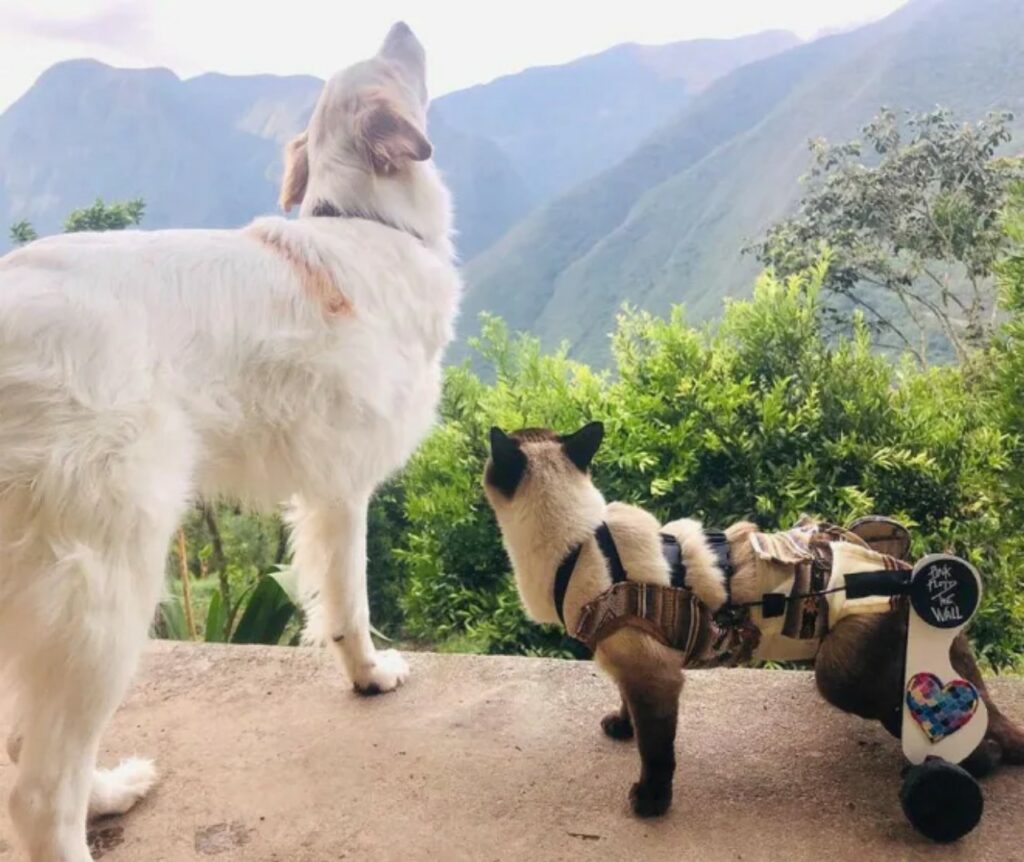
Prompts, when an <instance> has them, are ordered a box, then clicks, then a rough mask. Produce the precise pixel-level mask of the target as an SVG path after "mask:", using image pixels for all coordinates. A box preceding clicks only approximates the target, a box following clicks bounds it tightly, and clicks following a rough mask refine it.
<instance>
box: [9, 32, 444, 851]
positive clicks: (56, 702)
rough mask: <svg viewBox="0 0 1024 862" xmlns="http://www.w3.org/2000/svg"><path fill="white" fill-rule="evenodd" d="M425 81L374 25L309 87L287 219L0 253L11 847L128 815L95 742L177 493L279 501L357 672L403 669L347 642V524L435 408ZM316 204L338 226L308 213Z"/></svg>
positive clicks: (439, 300) (410, 54)
mask: <svg viewBox="0 0 1024 862" xmlns="http://www.w3.org/2000/svg"><path fill="white" fill-rule="evenodd" d="M424 81H425V72H424V55H423V49H422V47H421V46H420V45H419V42H418V41H416V38H415V36H413V34H412V33H411V31H410V30H409V29H408V28H407V27H405V25H396V26H395V27H394V28H393V29H392V31H391V32H390V33H389V34H388V37H387V39H386V40H385V43H384V45H383V47H382V48H381V50H380V52H379V53H378V54H377V55H376V56H375V57H373V58H372V59H370V60H368V61H366V62H364V63H360V64H358V65H356V66H353V67H351V68H349V69H347V70H345V71H344V72H341V73H339V74H338V75H337V76H335V77H334V78H333V79H332V80H331V81H330V82H328V84H327V85H326V87H325V88H324V92H323V95H322V96H321V98H320V101H319V103H318V106H317V108H316V111H315V113H314V115H313V118H312V120H311V122H310V127H309V129H308V130H307V132H306V133H304V134H303V135H301V136H300V137H299V138H297V139H296V140H295V141H294V142H292V144H291V145H290V146H289V149H288V154H287V158H288V160H289V164H288V169H287V172H286V176H285V180H284V189H283V192H282V198H283V200H282V202H283V203H284V204H285V205H286V207H288V206H291V205H292V204H295V203H301V208H300V218H299V219H297V220H294V221H288V220H285V219H283V218H265V219H260V220H258V221H256V222H255V223H253V224H252V225H250V226H249V227H247V228H244V229H242V230H235V231H160V232H141V231H129V232H123V233H116V234H111V233H108V234H79V235H70V236H60V237H54V238H51V239H44V240H41V241H39V242H35V243H32V244H31V245H30V246H28V247H27V248H24V249H21V250H18V251H15V252H14V253H12V254H10V255H8V256H7V257H5V258H3V259H0V673H2V674H3V680H4V688H3V689H2V690H3V691H4V692H9V691H13V692H15V694H16V698H15V712H16V715H15V731H16V732H15V733H14V734H12V736H11V741H10V744H9V746H8V748H9V751H10V754H11V756H12V758H13V759H16V760H18V761H19V772H18V778H17V783H16V786H15V789H14V792H13V794H12V798H11V814H12V817H13V820H14V823H15V825H16V827H17V830H18V832H19V834H20V837H21V838H22V839H23V841H24V842H25V846H26V847H27V849H28V852H29V855H30V857H31V859H32V860H33V862H86V860H88V859H89V858H90V856H89V851H88V849H87V847H86V837H85V824H86V817H87V813H89V814H106V813H115V812H116V813H120V812H123V811H125V810H127V809H128V808H130V807H131V806H132V805H133V804H134V803H135V802H136V801H137V800H138V799H139V798H141V797H142V796H143V795H144V794H145V793H146V792H147V790H148V789H149V787H150V785H151V784H152V782H153V780H154V778H155V771H154V769H153V766H152V765H151V764H150V763H149V762H148V761H140V760H130V761H125V762H124V763H122V764H121V766H120V767H118V768H117V769H115V770H110V771H106V770H95V761H96V754H97V748H98V745H99V740H100V735H101V733H102V731H103V728H104V726H105V724H106V723H107V721H108V719H109V718H110V716H111V714H112V713H113V711H114V709H115V708H116V707H117V705H118V703H119V702H120V700H121V698H122V696H123V694H124V691H125V689H126V687H127V685H128V682H129V680H130V678H131V675H132V673H133V669H134V667H135V665H136V661H137V658H138V656H139V654H140V651H141V650H142V647H143V644H144V642H145V639H146V634H147V629H148V626H149V624H150V621H151V619H152V616H153V610H154V607H155V605H156V603H157V601H158V600H159V597H160V594H161V587H162V577H163V571H164V559H165V554H166V551H167V547H168V540H169V538H170V536H171V534H172V533H173V531H174V529H175V526H176V525H177V523H178V521H179V519H180V518H181V516H182V513H183V512H184V510H185V507H186V505H187V503H188V501H189V500H190V499H191V498H193V496H195V495H197V494H202V495H206V496H217V495H229V496H231V497H235V498H239V499H242V500H243V501H245V502H247V503H249V504H252V505H254V506H259V507H269V506H274V505H277V504H279V503H281V502H283V501H288V500H291V501H292V525H293V537H294V547H295V560H296V564H297V566H298V568H299V570H300V573H301V576H302V578H303V579H304V584H305V586H306V588H307V589H308V590H309V591H310V593H312V594H316V595H318V597H319V614H318V615H314V616H317V618H319V619H321V620H322V623H323V626H324V632H323V633H324V634H325V635H327V636H329V638H330V639H331V640H332V641H333V642H334V643H335V644H336V650H337V653H338V655H339V657H340V659H341V660H342V662H343V665H344V667H345V669H346V670H347V672H348V674H349V675H350V677H351V679H352V681H353V682H354V684H355V686H356V687H357V688H359V689H361V690H364V691H387V690H390V689H393V688H395V687H396V686H398V685H399V684H401V682H402V681H403V680H404V678H405V677H406V675H407V673H408V670H407V667H406V664H405V662H404V661H403V659H402V658H401V657H400V656H399V655H398V654H397V653H395V652H392V651H387V652H376V651H375V649H374V647H373V644H372V642H371V640H370V630H369V612H368V608H367V598H366V572H365V566H366V551H365V531H366V510H367V504H368V501H369V499H370V495H371V494H372V492H373V490H374V488H375V486H376V485H377V484H378V483H379V482H380V481H382V480H383V479H384V478H386V477H387V475H388V474H389V473H391V472H392V471H394V470H395V469H397V468H398V467H400V466H401V465H402V463H403V462H404V461H405V460H406V459H407V458H408V457H409V455H410V454H411V453H412V451H413V449H414V447H415V446H416V445H417V443H418V441H419V440H420V439H421V437H422V436H423V435H424V434H425V432H426V431H427V430H428V428H429V426H430V425H431V422H432V421H433V418H434V412H435V409H436V405H437V401H438V397H439V392H440V379H441V355H442V351H443V349H444V347H445V345H446V344H447V343H448V341H449V340H450V339H451V336H452V329H453V323H454V317H455V313H456V306H457V302H458V298H459V293H460V282H459V277H458V275H457V272H456V269H455V267H454V262H453V254H452V247H451V244H450V240H449V233H450V221H451V218H450V206H449V200H448V195H447V192H446V190H445V188H444V186H443V184H442V183H441V181H440V179H439V178H438V176H437V173H436V171H435V169H434V167H433V164H432V163H431V162H430V161H429V157H430V145H429V143H428V142H427V140H426V137H425V136H424V131H423V130H424V127H425V115H426V87H425V83H424ZM325 205H326V207H327V211H330V212H334V213H335V214H339V213H340V214H341V217H325V218H314V217H312V216H313V215H314V214H315V213H317V212H324V211H325ZM360 214H362V215H365V216H367V218H354V217H352V216H355V215H360Z"/></svg>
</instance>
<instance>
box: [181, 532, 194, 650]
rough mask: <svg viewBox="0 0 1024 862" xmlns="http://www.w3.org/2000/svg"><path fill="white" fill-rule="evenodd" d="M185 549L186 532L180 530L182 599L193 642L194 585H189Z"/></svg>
mask: <svg viewBox="0 0 1024 862" xmlns="http://www.w3.org/2000/svg"><path fill="white" fill-rule="evenodd" d="M186 554H187V549H186V548H185V531H184V530H183V529H181V528H179V529H178V566H179V570H180V572H181V597H182V603H183V604H184V605H185V625H186V626H188V636H189V638H190V639H191V640H195V639H196V619H195V616H194V615H193V614H192V585H191V584H190V583H189V575H188V557H187V556H186Z"/></svg>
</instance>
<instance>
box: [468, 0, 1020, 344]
mask: <svg viewBox="0 0 1024 862" xmlns="http://www.w3.org/2000/svg"><path fill="white" fill-rule="evenodd" d="M1021 44H1024V0H915V2H911V3H910V4H908V5H907V6H905V7H903V8H902V9H901V10H899V11H898V12H896V13H895V14H893V15H892V16H890V17H889V18H886V19H884V20H882V21H880V22H877V23H874V24H871V25H868V26H864V27H860V28H858V29H856V30H853V31H849V32H845V33H842V34H838V35H835V36H831V37H827V38H823V39H819V40H817V41H815V42H812V43H809V44H806V45H802V46H799V47H796V48H794V49H792V50H789V51H786V52H785V53H782V54H779V55H777V56H774V57H770V58H768V59H766V60H762V61H760V62H757V63H753V64H750V65H747V66H744V67H741V68H739V69H737V70H735V71H734V72H732V73H730V74H728V75H726V76H724V77H722V78H720V79H719V80H717V81H716V82H715V83H714V84H712V85H711V86H710V87H708V88H707V89H706V90H705V91H704V92H703V93H701V94H700V95H699V96H698V97H697V98H695V99H693V100H692V101H691V102H690V103H689V104H688V105H687V106H686V107H685V108H684V109H683V110H682V111H681V112H680V113H679V114H677V115H676V116H675V117H674V118H673V119H672V120H671V121H670V122H669V123H667V124H666V125H665V126H663V127H662V128H661V129H659V130H658V131H656V132H655V133H654V134H652V135H651V136H649V137H648V138H647V140H646V141H645V142H644V143H643V144H641V145H640V146H639V147H638V148H637V149H636V150H634V151H633V152H632V153H631V154H630V155H628V156H627V157H626V158H625V159H624V160H622V161H621V162H619V163H618V164H617V165H615V166H613V167H612V168H610V169H608V170H606V171H604V172H602V173H601V174H599V175H597V176H595V177H593V178H591V179H590V180H587V181H585V182H584V183H582V184H580V185H578V186H577V187H576V188H574V189H572V190H570V191H569V192H568V193H566V194H564V195H562V196H560V197H559V198H557V199H556V200H554V201H552V202H551V203H549V204H548V205H546V206H545V207H543V208H541V209H540V210H538V211H536V212H535V213H534V214H532V215H531V216H530V217H528V218H527V219H526V220H525V221H523V222H522V223H520V224H519V225H518V226H516V227H515V228H514V229H513V230H512V231H510V232H509V233H508V234H507V235H506V236H505V237H504V238H503V239H502V240H501V241H500V242H498V243H497V244H495V245H494V246H492V247H491V248H490V249H488V250H487V251H486V252H484V253H483V254H481V255H480V256H479V257H478V258H477V259H475V260H474V261H472V262H471V263H470V265H469V266H468V267H467V271H466V275H467V279H468V282H469V284H470V291H469V294H468V297H467V301H466V305H465V307H464V310H463V315H462V320H463V327H464V330H465V331H466V332H469V331H473V330H475V327H476V317H477V314H478V313H479V312H480V311H482V310H486V311H490V312H493V313H496V314H500V315H502V316H503V317H505V318H506V320H507V321H508V322H509V324H510V326H511V327H512V328H513V329H524V330H531V331H533V332H535V333H536V334H538V335H540V336H541V338H542V340H543V341H544V342H545V343H546V344H547V345H549V346H551V345H554V344H557V343H559V342H560V341H562V340H563V339H564V340H568V341H569V342H570V344H571V345H572V346H573V350H574V353H575V354H576V355H578V356H581V357H583V358H587V359H590V360H595V361H599V362H600V361H603V360H605V359H606V358H607V350H608V342H607V333H608V332H610V331H611V330H612V329H613V327H614V316H615V313H616V311H617V309H618V308H619V307H620V305H621V303H622V302H623V301H626V300H628V301H629V302H630V303H631V304H634V305H638V306H641V307H644V308H647V309H649V310H651V311H654V312H664V311H665V310H667V308H668V307H669V306H670V305H671V304H673V303H676V302H685V303H686V305H687V307H688V309H689V311H690V313H691V316H692V317H695V318H698V319H701V318H709V317H712V316H714V315H716V314H717V313H718V311H719V310H720V308H721V304H722V299H723V297H726V296H736V295H742V294H744V293H746V292H747V291H748V290H749V286H750V284H751V280H752V276H753V274H754V272H755V271H756V263H755V261H754V260H752V259H751V258H750V257H747V256H743V255H741V253H740V251H741V249H742V247H743V246H744V245H745V244H746V243H747V242H748V241H750V240H751V239H753V238H755V237H757V236H759V235H760V234H761V233H762V232H763V230H764V229H765V228H766V227H767V226H768V225H770V224H771V223H772V222H773V221H774V220H776V219H778V218H779V217H781V216H782V215H784V214H785V213H786V212H787V211H789V210H790V209H791V208H792V207H793V206H794V204H795V203H796V201H797V199H798V198H799V194H800V186H799V182H798V179H799V177H800V175H801V174H802V173H803V172H804V171H805V170H806V168H807V166H808V163H809V156H808V153H807V141H808V140H809V139H810V138H812V137H817V136H824V137H826V138H829V139H833V140H843V139H847V138H850V137H854V136H856V134H857V133H858V131H859V129H860V128H861V127H862V126H863V125H864V123H866V122H867V121H868V120H869V119H870V118H871V117H872V116H873V115H874V114H875V113H876V112H877V111H878V109H879V108H880V107H881V106H882V105H890V106H894V107H900V108H907V109H916V110H923V109H927V108H931V107H933V106H934V105H936V104H942V105H945V106H948V107H950V108H952V109H954V110H955V111H956V112H957V113H958V115H960V116H961V117H963V118H964V119H977V118H979V117H980V116H982V115H984V114H985V113H986V112H987V111H990V110H994V109H997V108H1005V109H1010V110H1013V111H1015V112H1016V114H1017V116H1018V117H1020V116H1021V112H1022V109H1024V85H1022V83H1021V82H1022V81H1024V52H1022V51H1020V45H1021ZM1016 131H1017V143H1016V146H1017V147H1018V149H1019V148H1020V135H1021V132H1022V131H1024V127H1022V126H1021V124H1020V121H1019V120H1018V121H1017V129H1016Z"/></svg>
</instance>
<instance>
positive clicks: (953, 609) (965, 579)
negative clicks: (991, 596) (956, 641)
mask: <svg viewBox="0 0 1024 862" xmlns="http://www.w3.org/2000/svg"><path fill="white" fill-rule="evenodd" d="M979 598H980V596H979V591H978V582H977V580H976V579H975V577H974V572H973V571H971V568H970V566H968V565H967V563H965V562H964V561H963V560H961V559H959V558H957V557H946V556H941V557H935V558H934V559H932V560H930V561H927V562H924V561H923V564H920V568H919V569H918V571H917V572H915V573H914V580H913V581H912V582H911V584H910V602H911V604H912V605H913V606H914V610H915V611H917V614H918V616H920V617H921V619H923V620H924V621H925V622H926V623H928V625H931V626H935V627H936V628H940V629H952V628H956V627H957V626H962V625H964V624H965V623H966V622H967V621H968V620H969V619H970V618H971V617H972V616H973V615H974V612H975V611H976V610H977V608H978V600H979Z"/></svg>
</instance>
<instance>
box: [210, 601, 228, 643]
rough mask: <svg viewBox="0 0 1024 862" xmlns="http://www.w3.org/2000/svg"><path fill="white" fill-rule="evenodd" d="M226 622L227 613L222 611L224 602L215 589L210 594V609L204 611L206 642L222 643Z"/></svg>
mask: <svg viewBox="0 0 1024 862" xmlns="http://www.w3.org/2000/svg"><path fill="white" fill-rule="evenodd" d="M226 623H227V614H226V613H225V612H224V603H223V601H221V597H220V592H217V591H215V592H214V593H213V594H212V595H211V596H210V609H209V611H207V613H206V642H207V643H224V640H225V638H224V626H225V624H226Z"/></svg>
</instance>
